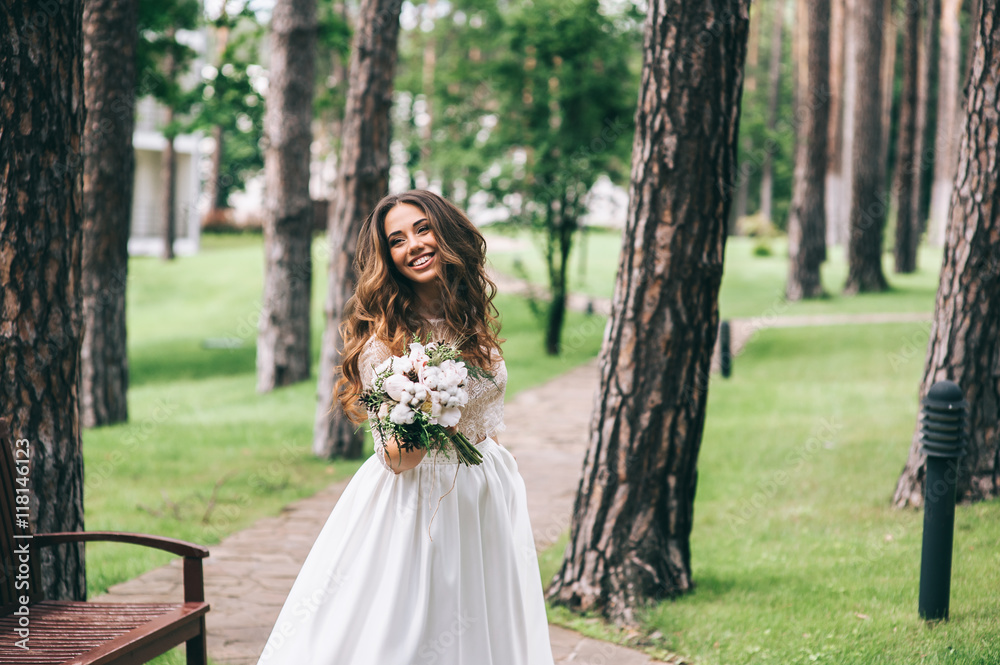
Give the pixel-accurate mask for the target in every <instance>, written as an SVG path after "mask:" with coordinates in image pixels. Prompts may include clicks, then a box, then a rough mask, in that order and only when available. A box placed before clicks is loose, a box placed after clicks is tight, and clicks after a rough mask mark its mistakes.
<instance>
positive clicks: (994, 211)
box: [893, 0, 1000, 508]
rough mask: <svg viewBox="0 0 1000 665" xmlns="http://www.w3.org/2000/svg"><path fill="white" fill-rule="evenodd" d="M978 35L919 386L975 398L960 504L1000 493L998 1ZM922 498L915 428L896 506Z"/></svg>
mask: <svg viewBox="0 0 1000 665" xmlns="http://www.w3.org/2000/svg"><path fill="white" fill-rule="evenodd" d="M974 29H975V31H974V39H975V40H976V41H975V44H976V49H977V55H976V57H975V58H974V60H973V66H972V70H971V76H970V79H969V81H970V83H969V91H970V93H971V94H969V95H968V98H967V99H966V102H965V114H964V116H965V117H964V121H963V123H962V138H961V141H960V145H959V164H958V172H957V173H956V175H955V183H954V188H953V191H954V194H953V195H952V201H951V219H950V221H949V223H948V235H947V237H946V239H945V247H944V264H943V266H942V269H941V281H940V283H939V285H938V291H937V301H936V303H935V307H934V322H933V324H932V325H931V332H930V341H929V344H928V350H927V360H926V364H925V366H924V375H923V379H922V380H921V382H920V396H921V397H923V396H925V395H926V394H927V391H928V390H929V389H930V387H931V386H932V385H933V384H934V383H935V382H936V381H939V380H942V379H948V380H951V381H954V382H955V383H957V384H958V385H959V386H960V387H961V388H962V392H963V394H964V396H965V399H966V400H967V401H968V402H969V409H968V418H967V422H968V429H967V430H966V432H967V441H968V449H967V454H966V456H965V457H963V458H961V460H960V464H959V477H958V496H959V498H960V499H961V500H963V501H979V500H982V499H987V498H990V497H995V496H997V495H1000V145H998V142H997V135H998V133H1000V7H998V3H997V1H996V0H983V3H982V6H981V9H980V13H979V21H978V23H977V24H976V26H974ZM923 492H924V456H923V455H921V454H920V436H919V423H918V425H917V427H916V428H915V430H914V433H913V440H912V444H911V446H910V454H909V458H908V459H907V461H906V465H905V466H904V468H903V472H902V474H901V475H900V477H899V481H898V482H897V484H896V492H895V494H894V496H893V503H894V504H895V505H896V506H897V507H900V508H902V507H904V506H920V505H922V504H923Z"/></svg>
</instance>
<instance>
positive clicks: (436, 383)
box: [420, 365, 444, 390]
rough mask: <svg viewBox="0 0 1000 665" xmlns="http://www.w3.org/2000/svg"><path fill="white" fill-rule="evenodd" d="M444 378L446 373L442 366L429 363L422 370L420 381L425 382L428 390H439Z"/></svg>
mask: <svg viewBox="0 0 1000 665" xmlns="http://www.w3.org/2000/svg"><path fill="white" fill-rule="evenodd" d="M443 379H444V373H443V372H442V371H441V368H440V367H435V366H434V365H428V366H427V367H424V368H423V369H422V370H420V383H422V384H424V385H425V386H426V387H427V389H428V390H438V389H439V388H440V386H441V382H442V380H443Z"/></svg>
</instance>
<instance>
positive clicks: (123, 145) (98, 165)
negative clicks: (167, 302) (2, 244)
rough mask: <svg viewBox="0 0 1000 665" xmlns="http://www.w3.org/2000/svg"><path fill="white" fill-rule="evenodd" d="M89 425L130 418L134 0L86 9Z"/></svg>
mask: <svg viewBox="0 0 1000 665" xmlns="http://www.w3.org/2000/svg"><path fill="white" fill-rule="evenodd" d="M83 38H84V67H83V75H84V90H85V95H86V107H87V122H86V124H85V126H84V133H83V145H84V162H83V205H84V211H83V258H82V278H81V279H82V293H83V320H84V334H83V345H82V347H81V349H80V363H81V380H80V410H81V413H80V417H81V419H82V422H83V426H84V427H96V426H100V425H110V424H112V423H119V422H125V421H126V420H128V400H127V399H126V398H127V392H128V349H127V347H126V331H125V284H126V281H127V276H128V237H129V232H130V230H131V229H130V226H131V220H132V187H133V182H132V181H133V178H134V173H135V154H134V151H133V148H132V131H133V128H134V127H135V113H134V111H135V48H136V40H137V39H138V7H137V5H136V0H90V1H88V2H87V5H86V7H85V8H84V13H83Z"/></svg>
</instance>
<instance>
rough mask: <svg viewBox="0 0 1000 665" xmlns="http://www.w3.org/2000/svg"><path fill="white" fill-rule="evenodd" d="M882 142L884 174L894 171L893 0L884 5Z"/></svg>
mask: <svg viewBox="0 0 1000 665" xmlns="http://www.w3.org/2000/svg"><path fill="white" fill-rule="evenodd" d="M882 26H883V30H882V39H883V41H882V69H881V88H880V89H881V91H882V132H881V135H882V142H881V143H880V144H879V146H880V148H879V163H880V164H881V167H880V168H881V170H882V173H883V174H886V175H888V174H890V173H891V172H892V165H891V164H890V163H889V138H890V132H891V131H892V102H893V99H892V92H893V81H894V80H895V78H896V21H895V18H894V10H893V0H885V2H884V3H883V7H882Z"/></svg>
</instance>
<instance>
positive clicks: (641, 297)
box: [548, 0, 749, 624]
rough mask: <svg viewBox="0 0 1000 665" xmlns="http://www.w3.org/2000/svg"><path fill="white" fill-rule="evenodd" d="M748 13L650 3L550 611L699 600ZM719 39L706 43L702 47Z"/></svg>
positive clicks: (629, 619)
mask: <svg viewBox="0 0 1000 665" xmlns="http://www.w3.org/2000/svg"><path fill="white" fill-rule="evenodd" d="M748 13H749V2H748V1H741V2H722V1H719V0H717V1H715V2H707V3H702V4H698V5H691V4H688V3H684V2H682V0H654V1H652V2H649V3H648V15H647V19H646V30H645V46H644V52H645V57H644V64H643V71H642V83H641V86H640V93H639V104H638V109H637V111H636V134H635V142H634V144H633V150H632V155H633V159H632V176H631V185H630V188H629V190H630V191H629V214H628V221H627V224H626V228H625V232H624V236H623V245H622V255H621V262H620V263H619V268H618V280H617V284H616V286H615V294H614V300H613V313H612V317H611V320H610V321H609V323H608V330H607V331H606V333H605V341H604V346H603V348H602V351H601V361H600V362H601V382H600V392H599V394H598V395H597V400H596V405H595V406H596V409H595V412H594V416H593V421H592V423H591V430H590V449H589V451H588V453H587V456H586V459H585V461H584V468H583V477H582V479H581V481H580V488H579V491H578V493H577V497H576V503H575V506H574V516H573V522H572V528H571V534H570V541H569V544H568V545H567V548H566V553H565V558H564V560H563V563H562V567H561V569H560V571H559V573H558V574H557V575H556V577H555V578H554V580H553V583H552V585H551V587H550V588H549V590H548V597H549V598H550V599H551V600H552V601H553V602H555V603H558V604H562V605H566V606H568V607H570V608H572V609H574V610H580V611H586V610H592V609H593V610H597V611H599V612H601V613H602V614H603V615H604V616H606V617H608V618H609V619H611V620H613V621H615V622H618V623H622V624H631V623H634V622H635V620H636V611H637V610H638V609H639V608H640V607H642V606H644V605H645V604H646V603H647V602H648V601H650V600H655V599H660V598H667V597H672V596H676V595H678V594H682V593H685V592H687V591H689V590H691V589H692V588H693V584H694V583H693V580H692V577H691V565H690V555H691V550H690V534H691V526H692V519H693V501H694V494H695V483H696V477H697V472H696V468H697V459H698V449H699V446H700V442H701V434H702V429H703V425H704V419H705V404H706V401H707V384H706V383H705V378H706V377H707V376H708V371H709V366H710V362H711V357H712V349H713V347H714V344H715V337H716V331H717V327H718V319H719V309H718V291H719V284H720V282H721V280H722V266H723V255H724V251H725V241H726V234H725V222H726V216H727V214H728V208H729V206H730V203H731V199H730V197H729V196H728V195H727V187H728V183H731V182H732V177H733V171H734V169H735V164H736V145H737V138H738V130H739V109H740V97H741V92H742V78H743V64H744V58H745V56H746V39H747V24H748ZM708 34H710V35H712V36H713V39H710V40H706V39H704V36H705V35H708Z"/></svg>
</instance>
